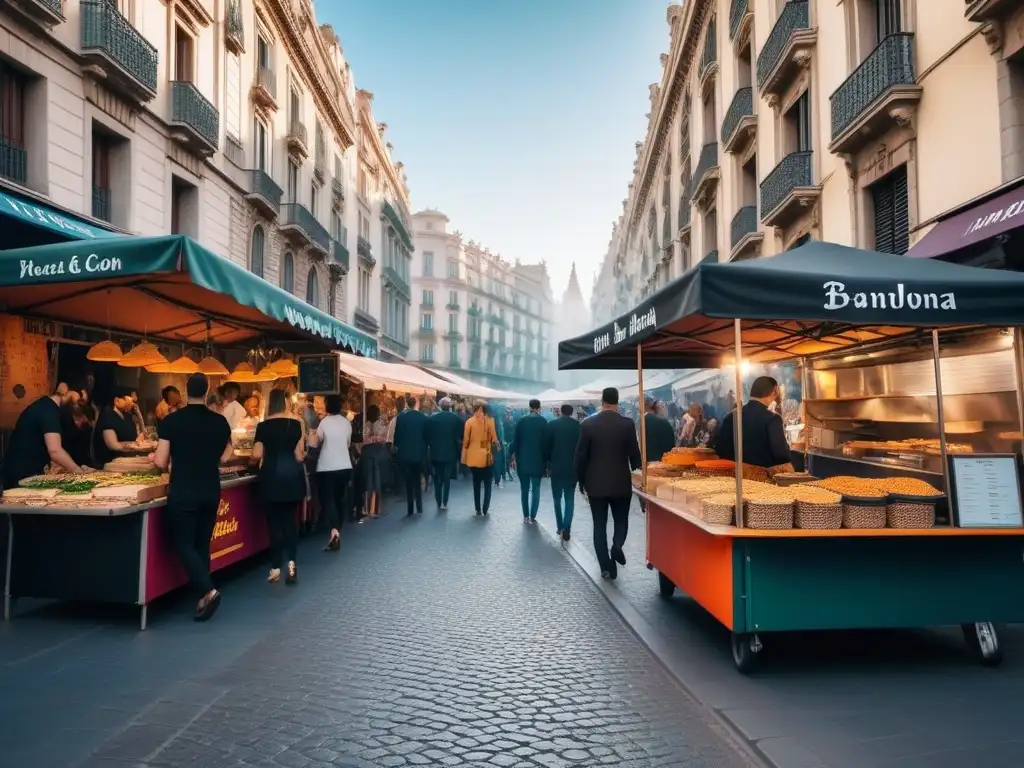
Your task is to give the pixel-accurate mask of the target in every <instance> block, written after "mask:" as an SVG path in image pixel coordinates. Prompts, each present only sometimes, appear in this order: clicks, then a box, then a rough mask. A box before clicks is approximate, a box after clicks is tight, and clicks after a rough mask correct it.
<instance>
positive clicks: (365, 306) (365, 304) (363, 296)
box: [357, 267, 370, 312]
mask: <svg viewBox="0 0 1024 768" xmlns="http://www.w3.org/2000/svg"><path fill="white" fill-rule="evenodd" d="M358 299H359V301H358V305H357V306H358V307H359V308H360V309H361V310H363V311H364V312H369V311H370V271H369V270H368V269H364V268H363V267H360V268H359V296H358Z"/></svg>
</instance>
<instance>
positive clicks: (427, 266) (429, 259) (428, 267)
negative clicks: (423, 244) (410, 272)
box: [423, 251, 434, 277]
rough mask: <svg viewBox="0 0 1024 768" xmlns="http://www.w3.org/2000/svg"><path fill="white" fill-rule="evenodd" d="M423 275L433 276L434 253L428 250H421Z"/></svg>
mask: <svg viewBox="0 0 1024 768" xmlns="http://www.w3.org/2000/svg"><path fill="white" fill-rule="evenodd" d="M423 276H424V277H433V276H434V254H433V253H431V252H430V251H424V252H423Z"/></svg>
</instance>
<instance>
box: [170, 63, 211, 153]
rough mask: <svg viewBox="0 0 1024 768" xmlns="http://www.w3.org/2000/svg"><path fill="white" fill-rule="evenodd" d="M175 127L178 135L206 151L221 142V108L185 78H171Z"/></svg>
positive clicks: (200, 151)
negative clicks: (218, 108)
mask: <svg viewBox="0 0 1024 768" xmlns="http://www.w3.org/2000/svg"><path fill="white" fill-rule="evenodd" d="M171 128H172V129H174V134H175V138H176V139H178V140H179V141H181V143H182V144H185V145H187V146H189V147H192V148H193V149H195V150H196V151H197V152H199V153H200V154H203V155H212V154H213V153H214V152H216V151H217V147H218V146H219V145H220V112H218V111H217V108H216V107H215V106H213V104H211V103H210V102H209V101H208V100H207V99H206V97H205V96H203V94H201V93H200V92H199V89H198V88H196V87H195V85H193V84H192V83H190V82H187V81H185V80H174V81H172V82H171Z"/></svg>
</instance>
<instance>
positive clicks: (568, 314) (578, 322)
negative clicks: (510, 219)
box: [555, 262, 594, 392]
mask: <svg viewBox="0 0 1024 768" xmlns="http://www.w3.org/2000/svg"><path fill="white" fill-rule="evenodd" d="M590 329H591V322H590V307H589V306H588V305H587V302H586V300H585V299H584V298H583V290H582V289H581V288H580V280H579V277H578V276H577V274H576V262H573V265H572V269H571V270H570V271H569V282H568V283H567V284H566V286H565V293H564V294H562V300H561V301H559V302H558V305H557V306H556V307H555V339H556V341H561V340H562V339H573V338H575V337H577V336H580V335H582V334H584V333H586V332H587V331H589V330H590ZM557 365H558V360H557V356H556V360H555V366H556V368H557ZM593 380H594V373H593V372H592V371H557V372H556V373H555V388H556V389H559V390H562V391H563V392H564V391H567V390H570V389H575V388H576V387H578V386H581V385H583V384H586V383H587V382H590V381H593Z"/></svg>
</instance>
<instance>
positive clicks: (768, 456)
mask: <svg viewBox="0 0 1024 768" xmlns="http://www.w3.org/2000/svg"><path fill="white" fill-rule="evenodd" d="M778 400H779V382H777V381H776V380H775V379H773V378H772V377H771V376H759V377H758V378H756V379H755V380H754V383H753V384H752V385H751V387H750V399H749V400H748V401H747V404H746V405H744V406H743V463H744V464H752V465H754V466H755V467H764V468H766V469H767V468H769V467H778V466H780V465H783V464H789V463H790V462H791V461H792V453H791V451H790V449H789V443H788V442H787V441H786V430H785V428H784V427H783V424H782V417H781V416H779V415H778V414H777V413H773V412H772V411H770V410H769V408H770V407H771V405H772V403H777V402H778ZM734 418H735V411H733V412H732V413H729V414H728V415H727V416H726V417H725V418H724V419H723V420H722V427H721V429H720V430H719V431H718V437H717V439H716V440H715V442H714V444H713V446H712V447H713V448H714V450H715V453H717V454H718V455H719V457H720V458H723V459H730V460H732V461H735V460H736V438H735V429H736V428H735V427H734V426H733V420H734Z"/></svg>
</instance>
